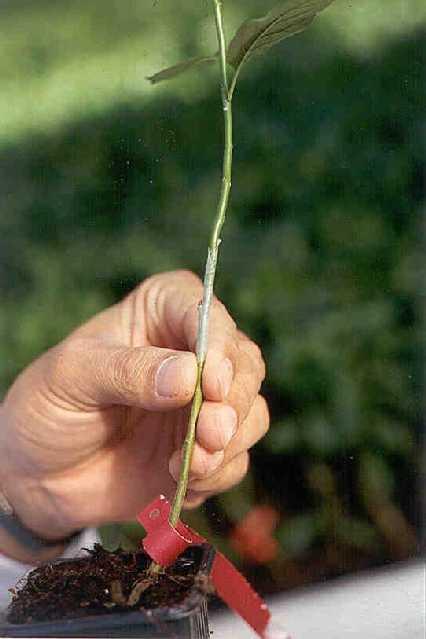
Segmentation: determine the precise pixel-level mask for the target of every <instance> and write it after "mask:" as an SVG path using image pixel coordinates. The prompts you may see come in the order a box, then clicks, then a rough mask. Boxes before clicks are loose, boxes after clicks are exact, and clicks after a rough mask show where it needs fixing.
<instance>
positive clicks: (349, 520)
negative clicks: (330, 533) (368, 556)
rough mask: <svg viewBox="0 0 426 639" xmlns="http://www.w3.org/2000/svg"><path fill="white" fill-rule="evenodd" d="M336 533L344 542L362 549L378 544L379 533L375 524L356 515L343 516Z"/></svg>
mask: <svg viewBox="0 0 426 639" xmlns="http://www.w3.org/2000/svg"><path fill="white" fill-rule="evenodd" d="M335 534H336V537H337V538H338V539H339V540H340V541H342V542H343V543H345V544H347V545H349V546H353V547H355V548H359V549H360V550H370V549H372V548H374V547H375V546H376V545H377V544H378V535H377V533H376V531H375V530H374V528H373V526H371V524H369V523H368V521H364V520H362V519H358V518H356V517H341V518H340V519H339V521H338V523H337V526H336V531H335Z"/></svg>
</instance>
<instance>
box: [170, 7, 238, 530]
mask: <svg viewBox="0 0 426 639" xmlns="http://www.w3.org/2000/svg"><path fill="white" fill-rule="evenodd" d="M212 1H213V5H214V15H215V23H216V33H217V40H218V44H219V66H220V88H221V94H222V106H223V115H224V153H223V165H222V184H221V189H220V195H219V200H218V205H217V211H216V217H215V221H214V225H213V230H212V234H211V237H210V243H209V248H208V253H207V261H206V267H205V273H204V287H203V300H202V302H201V305H200V307H199V322H198V338H197V347H196V356H197V367H198V374H197V384H196V387H195V393H194V397H193V400H192V406H191V413H190V417H189V422H188V429H187V433H186V437H185V441H184V445H183V456H182V464H181V468H180V475H179V481H178V484H177V488H176V493H175V496H174V500H173V504H172V509H171V513H170V519H169V520H170V524H171V525H172V526H176V524H177V522H178V521H179V517H180V513H181V510H182V506H183V502H184V500H185V495H186V491H187V488H188V477H189V470H190V467H191V460H192V453H193V450H194V443H195V434H196V429H197V421H198V416H199V414H200V409H201V405H202V403H203V393H202V384H201V382H202V374H203V368H204V362H205V360H206V355H207V348H208V329H209V314H210V306H211V301H212V298H213V290H214V280H215V275H216V266H217V258H218V251H219V245H220V242H221V239H220V233H221V231H222V227H223V224H224V222H225V217H226V211H227V208H228V202H229V193H230V190H231V176H232V95H230V93H229V87H228V75H227V63H226V38H225V30H224V25H223V2H222V0H212Z"/></svg>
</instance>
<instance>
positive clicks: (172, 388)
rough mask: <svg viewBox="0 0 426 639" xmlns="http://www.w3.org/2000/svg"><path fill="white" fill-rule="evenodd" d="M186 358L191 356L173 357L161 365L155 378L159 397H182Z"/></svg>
mask: <svg viewBox="0 0 426 639" xmlns="http://www.w3.org/2000/svg"><path fill="white" fill-rule="evenodd" d="M185 357H191V355H189V354H188V355H186V354H184V353H182V355H172V356H171V357H168V358H167V359H165V360H164V362H162V364H161V365H160V367H159V369H158V371H157V374H156V377H155V392H156V393H157V395H158V396H159V397H165V398H168V399H172V398H174V397H178V396H179V395H181V393H182V383H183V381H184V380H183V378H184V374H183V373H184V368H185V360H184V358H185Z"/></svg>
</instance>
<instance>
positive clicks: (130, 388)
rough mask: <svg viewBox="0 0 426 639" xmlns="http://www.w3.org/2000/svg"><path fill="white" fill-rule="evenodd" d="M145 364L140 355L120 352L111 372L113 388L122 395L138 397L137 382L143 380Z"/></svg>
mask: <svg viewBox="0 0 426 639" xmlns="http://www.w3.org/2000/svg"><path fill="white" fill-rule="evenodd" d="M144 369H145V362H144V359H143V357H141V355H139V353H137V354H135V353H134V352H132V351H123V352H120V353H119V354H118V355H117V356H116V357H115V361H114V364H113V366H112V371H111V379H112V385H113V387H114V388H115V389H116V390H117V391H118V392H119V393H120V394H122V395H125V396H129V395H130V396H131V395H134V396H137V395H138V384H137V382H136V380H140V379H143V373H144Z"/></svg>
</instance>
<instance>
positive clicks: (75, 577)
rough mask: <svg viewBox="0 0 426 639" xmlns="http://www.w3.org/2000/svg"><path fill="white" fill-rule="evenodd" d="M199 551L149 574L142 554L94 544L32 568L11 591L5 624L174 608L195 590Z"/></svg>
mask: <svg viewBox="0 0 426 639" xmlns="http://www.w3.org/2000/svg"><path fill="white" fill-rule="evenodd" d="M197 550H198V551H200V548H198V549H197V548H194V549H191V550H190V551H188V552H186V553H185V554H184V555H183V556H182V557H180V558H179V559H178V560H177V561H176V563H175V564H174V565H173V566H171V567H170V568H167V569H166V571H164V572H162V573H160V574H159V575H156V576H154V577H153V576H152V575H150V574H148V572H147V569H148V568H149V566H150V564H151V560H150V559H149V557H147V555H146V554H145V553H144V552H142V551H140V552H127V553H125V552H122V551H115V552H108V551H107V550H104V549H103V548H102V546H100V545H96V546H95V547H94V549H93V550H86V552H87V556H86V557H82V558H80V559H73V560H63V561H58V562H55V563H51V564H47V565H43V566H40V567H38V568H36V569H35V570H32V571H31V572H30V573H29V574H28V575H27V576H26V577H25V579H24V581H23V583H22V586H21V587H19V584H18V587H17V588H14V589H12V590H11V592H12V594H13V599H12V602H11V604H10V606H9V609H8V614H7V620H8V621H9V622H10V623H14V624H24V623H32V622H37V621H52V620H54V619H69V618H76V617H84V616H88V615H94V614H107V613H114V612H122V611H129V610H144V609H149V610H152V609H154V608H160V607H163V606H168V607H173V606H174V605H177V604H179V603H181V602H182V601H183V599H185V597H186V595H187V594H188V592H189V590H190V589H191V588H192V587H193V586H195V587H196V588H198V589H199V590H201V591H203V592H207V591H208V590H209V584H206V583H204V582H202V580H199V579H198V578H197V570H198V565H199V558H200V552H197Z"/></svg>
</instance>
